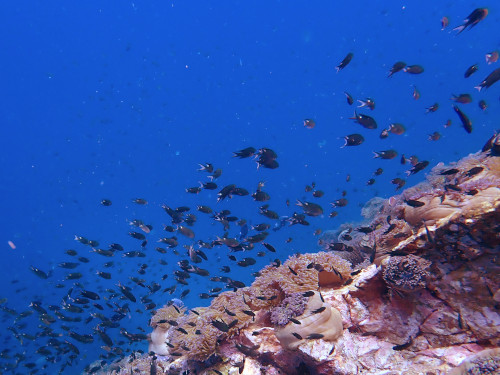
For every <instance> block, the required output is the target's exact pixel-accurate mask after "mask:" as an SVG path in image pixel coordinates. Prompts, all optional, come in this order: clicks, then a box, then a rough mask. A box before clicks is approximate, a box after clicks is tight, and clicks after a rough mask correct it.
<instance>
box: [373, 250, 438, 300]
mask: <svg viewBox="0 0 500 375" xmlns="http://www.w3.org/2000/svg"><path fill="white" fill-rule="evenodd" d="M430 265H431V262H430V261H428V260H426V259H423V258H420V257H417V256H415V255H411V254H410V255H406V256H393V257H390V258H389V259H388V260H386V262H385V264H384V273H383V277H384V280H385V282H386V283H387V285H389V286H390V287H392V288H395V289H398V290H401V291H404V292H413V291H415V290H418V289H422V288H424V287H425V284H426V278H427V277H428V276H429V272H428V271H427V269H428V268H429V266H430Z"/></svg>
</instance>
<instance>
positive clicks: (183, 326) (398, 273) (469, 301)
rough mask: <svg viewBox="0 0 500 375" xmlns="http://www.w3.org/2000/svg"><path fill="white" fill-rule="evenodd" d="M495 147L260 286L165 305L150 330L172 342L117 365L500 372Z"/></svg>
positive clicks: (499, 209) (275, 268)
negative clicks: (193, 305)
mask: <svg viewBox="0 0 500 375" xmlns="http://www.w3.org/2000/svg"><path fill="white" fill-rule="evenodd" d="M495 147H496V146H491V147H489V148H487V149H485V150H483V152H481V153H477V154H474V155H470V156H469V157H467V158H464V159H462V160H460V161H459V162H457V163H455V164H452V165H450V166H444V165H438V166H436V167H435V168H434V169H433V170H432V172H431V173H430V174H429V176H428V179H427V181H426V182H425V183H422V184H419V185H417V186H415V187H412V188H409V189H407V190H406V191H404V192H402V194H401V195H398V196H395V197H391V198H390V199H388V200H386V201H385V203H384V204H383V205H381V206H379V207H381V208H380V209H378V208H377V210H376V214H375V216H374V217H373V218H372V221H371V222H370V223H366V224H363V225H362V226H360V227H357V228H355V227H354V226H353V227H352V228H351V231H350V234H351V235H350V236H349V238H350V239H349V238H348V239H345V238H343V239H341V240H342V241H339V240H338V238H335V237H333V238H330V239H329V241H330V242H329V241H327V240H324V242H323V245H324V247H325V249H328V250H330V251H328V252H320V253H316V254H300V255H296V256H293V257H290V258H289V259H288V260H287V261H286V262H284V263H283V264H281V265H277V264H275V265H270V266H267V267H265V268H264V269H263V270H262V271H261V272H260V276H258V277H257V278H256V280H255V281H254V283H253V284H252V285H251V286H250V287H246V288H241V289H238V290H236V291H234V292H225V293H222V294H221V295H219V296H218V297H216V298H214V299H213V300H212V303H211V305H210V306H209V307H207V308H197V309H194V311H196V312H193V310H191V311H190V312H189V314H187V315H186V314H185V311H184V310H182V311H181V310H179V311H180V312H181V313H180V314H178V315H177V316H175V317H174V319H175V322H174V323H173V324H171V323H168V320H171V319H170V318H171V317H173V315H171V314H173V312H172V310H171V309H170V307H167V309H168V311H167V310H163V309H160V310H158V312H157V314H156V315H155V316H154V317H153V319H152V320H151V326H152V327H153V328H154V329H155V330H156V329H158V328H161V329H162V331H161V332H159V333H158V336H157V337H161V338H162V339H163V338H166V343H167V344H166V345H167V346H168V348H167V350H166V351H164V349H165V347H164V346H152V347H151V348H156V347H159V348H160V349H159V350H161V352H160V351H158V352H157V354H164V355H162V356H160V355H157V356H151V355H142V356H137V357H134V358H128V359H124V360H122V362H119V363H115V364H113V365H112V366H110V367H109V368H108V373H111V374H130V373H135V372H140V373H165V374H179V373H182V372H183V371H186V370H190V371H192V373H197V374H214V373H217V374H238V373H239V374H261V373H266V374H271V375H272V374H291V375H293V374H302V373H310V374H345V375H347V374H358V373H362V374H381V373H385V374H395V373H398V374H399V373H404V374H410V375H412V374H415V375H416V374H436V375H438V374H447V373H450V374H490V373H491V374H493V373H498V369H499V362H500V360H499V358H500V354H499V349H498V346H499V345H500V335H499V334H498V333H499V331H500V302H499V300H500V297H499V296H500V292H499V290H498V287H499V285H500V264H499V259H500V258H499V255H500V188H499V186H500V162H499V158H498V157H496V156H495V153H496V152H497V148H495ZM346 246H349V251H346ZM353 257H357V258H356V259H357V260H356V261H355V262H353V261H350V259H354V258H353ZM304 305H305V306H304ZM176 313H177V311H176ZM165 320H166V322H164V321H165ZM329 330H331V331H332V332H330V331H329ZM183 331H184V332H183ZM151 339H152V341H156V337H155V334H154V333H153V335H152V336H151ZM154 345H157V344H154ZM153 367H154V371H153ZM148 371H149V372H148ZM450 371H451V372H450Z"/></svg>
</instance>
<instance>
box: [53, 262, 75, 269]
mask: <svg viewBox="0 0 500 375" xmlns="http://www.w3.org/2000/svg"><path fill="white" fill-rule="evenodd" d="M79 264H80V263H74V262H62V263H59V264H58V266H59V267H61V268H66V269H73V268H76V267H77V266H78V265H79Z"/></svg>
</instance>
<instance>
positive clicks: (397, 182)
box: [391, 177, 406, 190]
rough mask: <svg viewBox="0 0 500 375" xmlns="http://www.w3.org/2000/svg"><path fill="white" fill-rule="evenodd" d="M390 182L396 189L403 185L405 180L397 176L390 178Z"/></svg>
mask: <svg viewBox="0 0 500 375" xmlns="http://www.w3.org/2000/svg"><path fill="white" fill-rule="evenodd" d="M391 183H392V184H394V185H396V190H399V189H401V188H402V187H403V186H405V184H406V181H405V180H403V179H402V178H399V177H397V178H394V179H392V180H391Z"/></svg>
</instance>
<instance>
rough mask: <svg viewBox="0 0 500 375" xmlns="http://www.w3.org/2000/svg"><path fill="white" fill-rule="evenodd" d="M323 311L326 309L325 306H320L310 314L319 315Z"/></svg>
mask: <svg viewBox="0 0 500 375" xmlns="http://www.w3.org/2000/svg"><path fill="white" fill-rule="evenodd" d="M325 310H326V307H325V306H321V307H320V308H318V309H316V310H313V311H312V313H313V314H319V313H322V312H323V311H325Z"/></svg>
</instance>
